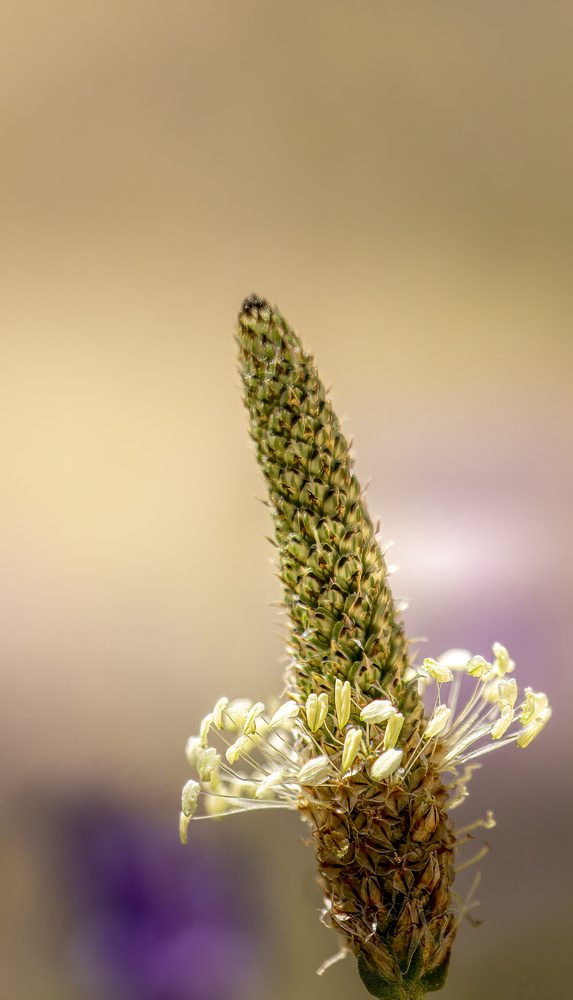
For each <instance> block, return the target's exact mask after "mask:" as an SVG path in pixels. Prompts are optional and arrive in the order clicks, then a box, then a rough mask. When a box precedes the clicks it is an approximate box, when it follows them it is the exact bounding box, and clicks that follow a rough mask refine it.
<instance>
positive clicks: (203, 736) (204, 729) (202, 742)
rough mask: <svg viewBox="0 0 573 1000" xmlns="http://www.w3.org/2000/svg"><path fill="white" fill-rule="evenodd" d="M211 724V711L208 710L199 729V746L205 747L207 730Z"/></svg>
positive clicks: (207, 735)
mask: <svg viewBox="0 0 573 1000" xmlns="http://www.w3.org/2000/svg"><path fill="white" fill-rule="evenodd" d="M212 725H213V713H212V712H209V714H208V715H206V716H205V718H204V719H203V721H202V723H201V726H200V729H199V746H200V747H203V748H205V747H206V746H207V739H208V737H209V730H210V728H211V726H212Z"/></svg>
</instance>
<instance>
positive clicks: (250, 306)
mask: <svg viewBox="0 0 573 1000" xmlns="http://www.w3.org/2000/svg"><path fill="white" fill-rule="evenodd" d="M270 308H271V307H270V305H269V303H268V302H267V301H266V299H260V298H259V296H258V295H249V297H248V298H247V299H245V301H244V302H243V305H242V307H241V312H242V313H243V314H246V315H247V316H252V315H253V313H255V312H258V311H259V310H265V311H266V312H268V311H269V310H270Z"/></svg>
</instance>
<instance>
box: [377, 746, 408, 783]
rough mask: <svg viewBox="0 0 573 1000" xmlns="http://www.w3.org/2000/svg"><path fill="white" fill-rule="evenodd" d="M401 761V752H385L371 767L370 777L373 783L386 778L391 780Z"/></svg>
mask: <svg viewBox="0 0 573 1000" xmlns="http://www.w3.org/2000/svg"><path fill="white" fill-rule="evenodd" d="M401 760H402V751H401V750H385V751H384V753H382V754H380V756H379V757H378V758H377V759H376V760H375V761H374V763H373V764H371V765H370V777H371V778H372V779H373V781H382V780H383V779H384V778H389V777H390V775H391V774H394V771H396V770H397V769H398V767H399V766H400V761H401Z"/></svg>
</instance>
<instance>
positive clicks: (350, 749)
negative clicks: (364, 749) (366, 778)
mask: <svg viewBox="0 0 573 1000" xmlns="http://www.w3.org/2000/svg"><path fill="white" fill-rule="evenodd" d="M361 742H362V730H361V729H349V731H348V732H347V734H346V739H345V741H344V750H343V752H342V764H341V770H342V773H343V774H344V772H345V771H347V770H348V768H349V767H352V765H353V763H354V761H355V759H356V755H357V753H358V751H359V749H360V743H361Z"/></svg>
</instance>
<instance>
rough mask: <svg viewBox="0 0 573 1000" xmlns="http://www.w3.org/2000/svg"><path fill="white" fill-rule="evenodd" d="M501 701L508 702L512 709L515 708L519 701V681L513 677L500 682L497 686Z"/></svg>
mask: <svg viewBox="0 0 573 1000" xmlns="http://www.w3.org/2000/svg"><path fill="white" fill-rule="evenodd" d="M497 690H498V693H499V700H500V701H506V702H507V703H508V705H509V706H510V708H514V706H515V703H516V701H517V681H516V680H515V677H512V678H511V679H510V680H508V681H500V682H499V684H498V685H497Z"/></svg>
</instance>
